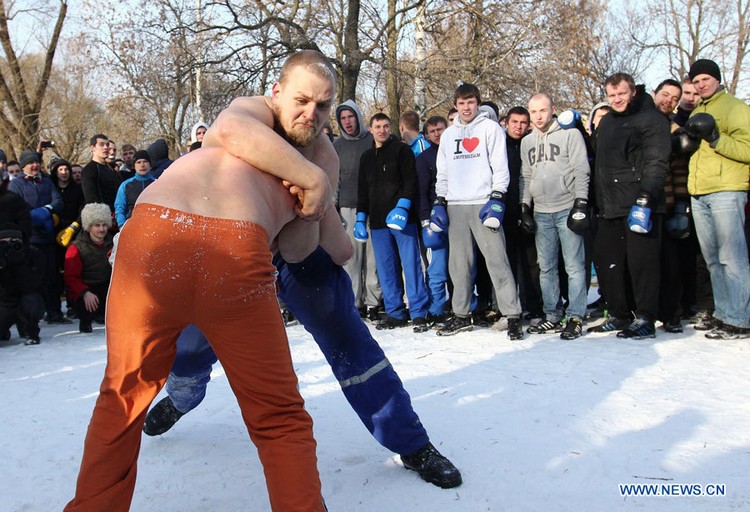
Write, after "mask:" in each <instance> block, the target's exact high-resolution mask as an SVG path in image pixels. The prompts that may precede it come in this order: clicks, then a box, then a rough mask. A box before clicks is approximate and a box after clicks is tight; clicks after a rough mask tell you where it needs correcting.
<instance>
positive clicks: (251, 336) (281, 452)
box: [65, 51, 352, 512]
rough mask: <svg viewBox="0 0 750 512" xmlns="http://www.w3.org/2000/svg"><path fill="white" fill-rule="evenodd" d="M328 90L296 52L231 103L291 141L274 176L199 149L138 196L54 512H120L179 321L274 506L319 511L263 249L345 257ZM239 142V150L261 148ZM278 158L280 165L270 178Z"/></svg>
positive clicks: (329, 77) (329, 78)
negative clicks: (208, 368) (220, 376)
mask: <svg viewBox="0 0 750 512" xmlns="http://www.w3.org/2000/svg"><path fill="white" fill-rule="evenodd" d="M334 84H335V74H334V72H333V70H332V68H331V67H330V64H329V63H328V62H327V61H326V60H325V58H324V57H323V56H322V55H321V54H319V53H317V52H313V51H304V52H299V53H297V54H295V55H293V56H292V57H290V58H289V59H288V60H287V62H286V63H285V65H284V67H283V68H282V71H281V76H280V78H279V82H277V83H276V84H275V85H274V87H273V91H272V95H271V97H270V98H266V97H256V98H244V99H243V101H244V103H245V105H244V106H245V108H248V109H252V110H253V111H255V112H257V113H259V118H260V119H261V120H263V121H264V122H265V123H266V124H267V125H269V126H273V127H274V129H275V130H276V132H277V133H279V134H280V135H282V136H283V137H284V139H286V140H287V141H288V142H290V143H291V144H292V146H288V148H289V150H288V151H287V152H286V153H285V154H278V155H276V159H277V160H276V162H269V165H268V166H267V167H268V169H266V168H265V167H264V166H262V165H259V166H258V168H260V169H263V170H268V171H269V172H274V174H276V175H277V176H278V177H274V176H271V175H270V174H265V173H262V172H259V171H258V170H257V169H256V168H253V167H251V166H249V165H247V164H246V163H244V162H243V161H241V160H239V159H237V158H235V157H233V156H231V155H230V154H229V153H227V152H226V151H225V150H224V149H221V148H218V147H206V148H203V149H200V150H198V151H194V152H191V153H190V154H189V155H186V156H184V157H182V158H180V159H179V160H177V161H176V162H175V163H174V164H173V165H172V166H171V167H170V168H169V170H168V171H167V172H165V173H164V174H163V175H162V177H161V178H160V179H159V180H158V181H156V182H155V183H154V184H153V185H151V186H150V187H149V188H148V189H147V190H145V191H144V192H143V194H141V196H140V197H139V199H138V203H137V204H136V207H135V210H134V212H133V216H132V217H131V219H130V220H129V221H128V223H127V224H126V225H125V227H124V228H123V230H122V233H121V235H120V240H119V248H118V250H117V258H116V261H115V265H114V268H113V276H112V284H111V286H110V292H109V299H108V307H107V331H106V335H107V349H108V354H107V355H108V360H107V368H106V370H105V375H104V380H103V382H102V384H101V389H100V394H99V398H98V399H97V402H96V406H95V408H94V413H93V416H92V419H91V423H90V425H89V429H88V433H87V436H86V442H85V446H84V454H83V460H82V463H81V470H80V473H79V475H78V484H77V488H76V495H75V497H74V499H73V500H72V501H71V502H70V503H69V504H68V505H67V507H66V509H65V510H66V511H69V512H74V511H75V512H82V511H86V512H94V511H97V512H102V511H107V512H120V511H127V510H129V508H130V502H131V500H132V496H133V489H134V486H135V479H136V463H137V458H138V451H139V449H140V442H141V429H142V427H143V421H144V418H145V416H146V412H147V409H148V406H149V405H150V403H151V401H152V400H153V398H154V397H155V396H156V395H157V393H158V392H159V390H160V389H161V387H162V386H163V385H164V382H165V381H166V379H167V375H168V374H169V370H170V367H171V365H172V361H173V360H174V356H175V350H176V340H177V338H178V336H179V334H180V332H181V331H182V330H183V329H184V328H185V327H186V326H187V325H188V324H191V323H193V324H195V325H196V326H197V327H198V328H199V329H200V330H201V331H202V332H203V333H205V335H206V336H207V337H208V338H209V339H210V340H211V344H212V346H213V347H214V349H215V351H216V354H217V356H218V358H219V360H220V361H221V363H222V365H223V367H224V369H225V371H226V374H227V377H228V379H229V381H230V384H231V386H232V389H233V390H234V393H235V395H236V396H237V400H238V402H239V405H240V408H241V410H242V416H243V418H244V420H245V423H246V425H247V428H248V431H249V432H250V436H251V438H252V440H253V442H254V443H255V444H256V446H257V448H258V454H259V457H260V459H261V462H262V463H263V468H264V472H265V475H266V484H267V487H268V493H269V496H270V501H271V507H272V509H273V510H274V511H283V512H293V511H300V512H318V511H322V510H325V505H324V502H323V498H322V495H321V486H320V480H319V477H318V471H317V459H316V456H315V440H314V439H313V435H312V420H311V418H310V416H309V415H308V414H307V412H306V411H305V410H304V404H303V400H302V398H301V396H300V395H299V392H298V390H297V378H296V376H295V374H294V370H293V367H292V362H291V358H290V353H289V347H288V343H287V338H286V334H285V331H284V325H283V322H282V320H281V316H280V313H279V308H278V303H277V300H276V293H275V267H274V266H273V264H272V263H271V254H272V253H271V251H272V246H273V248H278V250H279V251H280V252H281V254H282V256H284V257H285V258H289V259H290V260H297V259H300V258H304V257H305V256H306V255H307V254H309V253H310V252H312V251H313V250H314V249H315V248H316V247H317V245H321V246H323V247H324V248H325V249H326V251H327V252H329V253H330V254H331V256H332V257H333V258H334V259H344V260H345V259H347V258H348V257H349V256H350V255H351V251H352V249H351V244H350V243H349V241H348V237H347V235H346V233H345V232H344V231H343V229H342V228H341V225H340V222H339V221H338V215H336V212H335V209H334V208H333V206H332V204H331V201H332V193H331V180H335V179H336V178H337V176H336V173H337V172H338V168H337V167H336V166H337V164H338V159H337V157H336V154H335V151H334V150H333V147H332V146H331V144H330V142H329V141H328V139H327V138H326V136H325V135H321V128H322V126H323V123H324V122H325V120H326V119H327V118H328V114H329V111H330V107H331V103H332V101H333V97H334V92H335V89H334V88H335V86H334ZM242 142H243V141H237V143H238V144H240V143H242ZM244 144H245V145H246V146H247V148H248V150H251V149H252V147H253V146H257V145H260V144H263V141H262V140H245V141H244ZM293 146H294V147H293ZM279 162H284V163H286V164H287V166H286V168H285V169H282V170H279V169H278V167H279V165H278V163H279ZM334 168H335V169H334ZM326 171H330V172H329V173H328V174H326ZM278 178H282V179H284V180H287V181H288V183H286V186H287V187H288V189H287V188H285V187H284V185H282V182H281V181H280V180H279V179H278ZM298 216H299V217H303V218H307V219H310V220H316V221H320V222H321V229H320V230H319V232H318V231H317V230H315V231H316V232H318V233H319V234H318V235H316V236H313V237H311V236H307V237H301V238H300V237H299V236H298V232H299V231H300V223H301V222H304V221H303V220H300V219H297V217H298ZM295 219H297V220H295ZM287 224H288V226H287ZM285 226H287V227H286V228H285ZM324 226H331V228H332V229H323V227H324ZM238 333H241V334H240V335H238Z"/></svg>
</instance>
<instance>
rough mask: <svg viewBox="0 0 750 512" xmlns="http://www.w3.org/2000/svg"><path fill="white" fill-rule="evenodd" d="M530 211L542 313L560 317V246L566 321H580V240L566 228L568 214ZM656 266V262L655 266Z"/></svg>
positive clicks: (582, 280)
mask: <svg viewBox="0 0 750 512" xmlns="http://www.w3.org/2000/svg"><path fill="white" fill-rule="evenodd" d="M569 211H570V210H569V209H568V210H563V211H560V212H555V213H539V212H534V220H535V221H536V225H537V229H536V251H537V255H538V258H539V272H540V273H539V282H540V284H541V287H542V300H543V301H544V314H545V316H546V318H547V319H548V320H551V321H559V320H560V318H561V317H562V300H561V298H560V277H559V275H558V272H557V262H558V252H559V249H560V247H562V254H563V261H564V262H565V272H567V273H568V309H567V315H568V318H578V319H579V320H580V319H583V315H584V314H585V313H586V264H585V261H586V258H585V253H584V248H583V237H582V236H581V235H578V234H576V233H574V232H572V231H571V230H570V229H568V225H567V222H568V212H569ZM656 264H658V262H657V263H656Z"/></svg>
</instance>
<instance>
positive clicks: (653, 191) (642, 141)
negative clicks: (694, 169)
mask: <svg viewBox="0 0 750 512" xmlns="http://www.w3.org/2000/svg"><path fill="white" fill-rule="evenodd" d="M636 91H637V92H636V95H635V97H634V98H633V100H632V101H631V102H630V105H628V108H627V109H626V110H625V112H622V113H618V112H614V111H612V112H610V113H609V114H607V115H606V116H604V117H603V118H602V120H601V122H600V123H599V129H598V130H597V136H596V203H597V205H598V207H599V215H600V216H602V217H604V218H607V219H612V218H618V217H626V216H627V215H628V214H629V213H630V208H631V207H632V206H633V204H634V203H635V200H636V199H637V198H638V195H639V194H640V193H641V192H642V191H646V192H648V193H649V194H650V195H651V197H652V198H653V199H654V201H653V203H652V204H651V209H652V211H653V212H654V213H665V212H666V208H665V205H664V179H665V177H666V175H667V172H668V170H669V157H670V154H671V151H672V148H671V142H670V130H669V120H668V119H667V118H666V116H664V115H663V114H662V113H660V112H659V111H658V110H656V107H655V106H654V101H653V100H652V99H651V96H650V95H649V94H648V93H646V90H645V87H644V86H643V85H638V86H637V87H636Z"/></svg>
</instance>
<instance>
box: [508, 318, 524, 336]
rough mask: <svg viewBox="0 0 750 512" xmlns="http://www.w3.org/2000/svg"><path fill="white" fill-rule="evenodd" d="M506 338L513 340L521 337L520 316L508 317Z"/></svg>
mask: <svg viewBox="0 0 750 512" xmlns="http://www.w3.org/2000/svg"><path fill="white" fill-rule="evenodd" d="M508 339H509V340H514V341H515V340H522V339H523V326H522V325H521V319H520V318H508Z"/></svg>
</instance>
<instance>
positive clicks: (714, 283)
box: [692, 192, 750, 327]
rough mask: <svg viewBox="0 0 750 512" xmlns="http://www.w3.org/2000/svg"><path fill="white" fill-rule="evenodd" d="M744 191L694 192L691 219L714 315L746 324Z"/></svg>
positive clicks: (749, 287) (749, 312)
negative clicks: (700, 193) (709, 280)
mask: <svg viewBox="0 0 750 512" xmlns="http://www.w3.org/2000/svg"><path fill="white" fill-rule="evenodd" d="M746 203H747V192H715V193H713V194H706V195H703V196H694V197H693V198H692V205H693V221H694V222H695V232H696V234H697V235H698V242H699V243H700V246H701V252H702V253H703V258H704V259H705V260H706V265H707V266H708V271H709V272H710V274H711V287H712V288H713V292H714V317H716V318H717V319H719V320H721V321H722V322H724V323H727V324H730V325H733V326H735V327H750V264H748V259H747V242H746V240H745V237H744V229H745V204H746Z"/></svg>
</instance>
